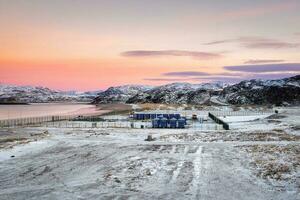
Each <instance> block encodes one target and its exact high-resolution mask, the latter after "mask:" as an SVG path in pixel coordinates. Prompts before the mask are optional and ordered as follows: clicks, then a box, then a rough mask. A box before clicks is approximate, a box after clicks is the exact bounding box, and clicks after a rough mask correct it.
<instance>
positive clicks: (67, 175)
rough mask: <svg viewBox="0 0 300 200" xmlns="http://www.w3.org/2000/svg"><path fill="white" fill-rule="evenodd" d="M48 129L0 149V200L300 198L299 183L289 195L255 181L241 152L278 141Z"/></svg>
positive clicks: (244, 155) (260, 181)
mask: <svg viewBox="0 0 300 200" xmlns="http://www.w3.org/2000/svg"><path fill="white" fill-rule="evenodd" d="M48 132H49V133H50V134H51V136H50V137H47V138H44V139H43V140H41V141H36V142H31V143H29V144H25V145H20V146H17V147H15V148H13V149H4V150H2V151H0V158H2V159H0V199H3V200H4V199H5V200H6V199H72V200H74V199H205V200H208V199H214V200H218V199H219V200H221V199H231V200H241V199H243V200H260V199H262V200H263V199H264V200H268V199H272V200H277V199H291V200H292V199H300V196H299V185H296V186H295V187H289V188H290V190H289V191H287V190H284V189H282V188H277V187H275V186H273V185H272V184H270V183H269V182H268V181H266V180H264V179H261V178H259V177H257V176H255V173H253V171H251V169H250V168H248V167H247V166H248V163H249V154H247V153H246V152H244V151H241V149H240V148H238V146H240V145H246V144H247V145H249V144H260V145H265V144H276V143H278V142H277V141H270V142H264V141H262V142H259V141H256V142H251V141H250V142H239V141H233V142H192V143H189V142H182V143H180V142H172V141H168V142H164V141H154V142H145V141H143V139H145V138H146V136H147V134H148V133H147V132H143V130H141V133H140V134H137V133H136V131H135V132H132V133H131V132H130V130H127V131H125V132H124V133H122V132H121V131H120V130H118V131H114V130H113V129H111V130H106V131H104V130H100V129H99V130H98V131H96V132H92V131H87V130H83V131H70V130H67V129H66V130H63V129H49V130H48ZM107 133H108V134H109V135H107ZM176 134H178V132H176ZM285 143H289V142H288V141H286V142H285ZM291 143H294V144H299V145H300V143H299V142H298V141H291ZM11 155H14V156H15V157H13V158H11V157H10V156H11ZM297 186H298V188H297Z"/></svg>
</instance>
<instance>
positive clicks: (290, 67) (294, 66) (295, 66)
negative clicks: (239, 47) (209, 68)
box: [224, 63, 300, 73]
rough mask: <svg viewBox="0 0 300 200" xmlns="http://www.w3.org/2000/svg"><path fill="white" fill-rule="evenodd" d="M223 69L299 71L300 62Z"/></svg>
mask: <svg viewBox="0 0 300 200" xmlns="http://www.w3.org/2000/svg"><path fill="white" fill-rule="evenodd" d="M224 69H226V70H229V71H238V72H252V73H265V72H300V63H281V64H261V65H236V66H225V67H224Z"/></svg>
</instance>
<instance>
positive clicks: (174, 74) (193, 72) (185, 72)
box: [162, 71, 210, 77]
mask: <svg viewBox="0 0 300 200" xmlns="http://www.w3.org/2000/svg"><path fill="white" fill-rule="evenodd" d="M162 75H163V76H183V77H186V76H209V75H210V74H209V73H206V72H197V71H181V72H167V73H163V74H162Z"/></svg>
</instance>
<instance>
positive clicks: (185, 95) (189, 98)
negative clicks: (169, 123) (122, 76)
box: [95, 82, 226, 104]
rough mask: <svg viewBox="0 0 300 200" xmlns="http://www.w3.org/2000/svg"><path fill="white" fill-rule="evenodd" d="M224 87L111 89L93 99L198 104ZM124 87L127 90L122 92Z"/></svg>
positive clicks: (194, 86)
mask: <svg viewBox="0 0 300 200" xmlns="http://www.w3.org/2000/svg"><path fill="white" fill-rule="evenodd" d="M225 86H226V84H223V83H220V82H218V83H205V84H190V83H172V84H168V85H163V86H158V87H149V86H147V87H145V86H130V87H129V86H120V87H111V88H109V89H107V90H106V91H104V92H102V93H100V94H99V96H98V97H97V98H96V99H95V103H113V102H123V103H167V104H178V103H191V104H200V103H204V102H206V101H207V100H209V98H210V95H211V94H213V93H218V92H220V91H221V90H222V89H223V88H224V87H225ZM124 87H126V88H127V89H126V90H124V89H123V88H124ZM128 88H129V89H128Z"/></svg>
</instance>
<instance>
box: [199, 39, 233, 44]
mask: <svg viewBox="0 0 300 200" xmlns="http://www.w3.org/2000/svg"><path fill="white" fill-rule="evenodd" d="M233 41H234V40H215V41H211V42H207V43H203V44H204V45H215V44H224V43H229V42H233Z"/></svg>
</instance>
